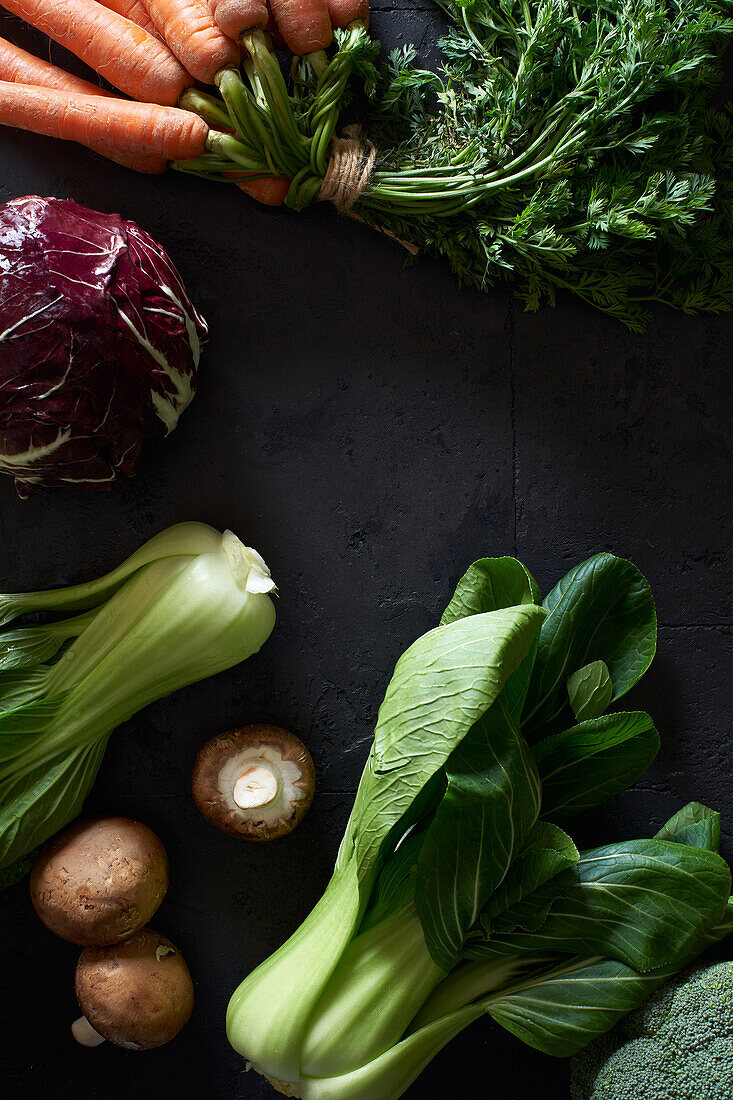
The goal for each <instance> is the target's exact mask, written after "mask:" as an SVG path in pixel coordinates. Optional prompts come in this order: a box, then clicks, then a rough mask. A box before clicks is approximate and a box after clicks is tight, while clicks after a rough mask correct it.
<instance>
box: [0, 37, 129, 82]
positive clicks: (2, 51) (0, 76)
mask: <svg viewBox="0 0 733 1100" xmlns="http://www.w3.org/2000/svg"><path fill="white" fill-rule="evenodd" d="M0 80H10V81H14V82H15V83H16V84H36V85H38V86H40V87H43V88H59V89H60V90H61V91H66V92H81V93H82V94H83V95H98V96H109V95H110V94H111V93H109V92H106V91H105V90H104V89H103V88H99V87H97V85H96V84H91V83H90V82H89V81H88V80H82V78H81V77H80V76H72V74H71V73H67V72H66V71H65V70H64V69H59V68H58V66H57V65H52V64H51V63H50V61H41V59H40V58H39V57H34V56H33V54H32V53H26V51H25V50H21V48H20V46H14V45H13V43H12V42H7V41H6V40H5V39H4V38H0Z"/></svg>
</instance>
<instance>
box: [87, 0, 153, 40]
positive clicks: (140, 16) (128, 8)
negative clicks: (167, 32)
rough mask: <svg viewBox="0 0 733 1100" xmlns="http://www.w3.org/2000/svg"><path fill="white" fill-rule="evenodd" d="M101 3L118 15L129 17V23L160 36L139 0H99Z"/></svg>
mask: <svg viewBox="0 0 733 1100" xmlns="http://www.w3.org/2000/svg"><path fill="white" fill-rule="evenodd" d="M101 3H102V4H104V6H105V8H109V10H110V11H116V12H117V14H118V15H124V17H125V19H129V20H130V22H131V23H135V24H136V25H137V26H138V27H142V29H143V30H144V31H147V32H148V34H152V36H153V38H160V35H159V34H158V30H157V28H156V26H155V23H154V22H153V20H152V19H151V18H150V16H149V15H148V13H147V12H146V11H145V8H144V7H143V6H142V4H141V3H140V0H101Z"/></svg>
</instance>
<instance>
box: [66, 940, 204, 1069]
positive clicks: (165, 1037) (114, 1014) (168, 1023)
mask: <svg viewBox="0 0 733 1100" xmlns="http://www.w3.org/2000/svg"><path fill="white" fill-rule="evenodd" d="M75 983H76V996H77V1000H78V1001H79V1007H80V1008H81V1010H82V1012H83V1013H84V1015H83V1016H82V1017H81V1019H79V1020H76V1021H75V1023H74V1024H73V1025H72V1029H71V1030H72V1033H73V1035H74V1038H75V1039H76V1040H77V1042H80V1043H81V1044H82V1045H83V1046H96V1045H97V1043H101V1042H103V1041H104V1040H105V1039H108V1040H109V1041H110V1043H114V1044H115V1046H118V1047H124V1048H125V1050H150V1049H151V1048H152V1047H159V1046H162V1045H163V1043H168V1042H170V1040H171V1039H172V1038H174V1036H176V1035H177V1034H178V1032H179V1031H180V1030H181V1028H182V1027H183V1025H184V1024H185V1023H186V1021H187V1020H188V1018H189V1016H190V1015H191V1012H192V1011H193V983H192V982H191V975H190V974H189V972H188V967H187V966H186V962H185V960H184V958H183V955H181V953H180V951H179V950H178V948H177V947H175V946H174V945H173V944H172V943H171V941H170V940H169V939H166V937H165V936H161V935H160V934H159V933H158V932H154V931H153V930H152V928H142V929H141V930H140V931H139V932H136V933H135V934H134V936H130V937H129V938H128V939H126V940H123V941H122V942H121V943H115V944H111V945H109V946H108V947H87V948H86V949H85V950H84V951H82V953H81V956H80V958H79V962H78V963H77V967H76V979H75Z"/></svg>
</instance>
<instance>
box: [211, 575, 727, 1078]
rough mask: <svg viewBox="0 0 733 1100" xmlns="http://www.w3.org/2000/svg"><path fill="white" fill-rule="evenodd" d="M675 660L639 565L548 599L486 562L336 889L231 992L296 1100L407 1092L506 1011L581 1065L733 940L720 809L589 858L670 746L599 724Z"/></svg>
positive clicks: (397, 709)
mask: <svg viewBox="0 0 733 1100" xmlns="http://www.w3.org/2000/svg"><path fill="white" fill-rule="evenodd" d="M655 648H656V616H655V610H654V603H653V600H652V596H651V593H650V591H649V587H648V585H647V582H646V581H645V579H644V578H643V576H642V575H641V574H640V573H639V571H638V570H637V569H636V568H635V567H634V566H633V565H632V564H631V563H629V562H627V561H623V560H622V559H619V558H617V557H614V556H613V555H611V554H598V555H596V556H595V557H593V558H591V559H590V560H588V561H586V562H584V563H582V564H581V565H579V566H577V567H576V568H575V569H573V570H572V571H571V572H570V573H569V574H568V575H567V576H566V577H565V578H564V579H563V580H561V581H560V583H559V584H558V585H557V586H556V587H555V588H554V589H553V590H552V591H551V592H550V593H549V594H548V595H547V596H546V597H545V599H544V600H543V601H541V600H540V596H539V590H538V587H537V585H536V583H535V581H534V580H533V578H532V577H531V575H530V574H529V572H528V571H527V570H526V569H525V568H524V566H523V565H521V563H520V562H518V561H516V560H514V559H512V558H498V559H483V560H481V561H479V562H476V563H475V564H474V565H473V566H471V568H470V569H469V570H468V572H467V573H466V574H465V576H464V577H463V578H462V580H461V581H460V582H459V584H458V587H457V589H456V592H455V595H454V596H453V599H452V600H451V602H450V604H449V606H448V608H447V609H446V611H445V613H444V615H443V618H442V620H441V624H440V626H438V627H437V628H436V629H434V630H432V631H430V632H429V633H428V634H426V635H424V636H423V637H422V638H419V639H418V640H417V641H416V642H415V643H414V644H413V645H412V646H411V647H410V648H409V649H408V650H407V652H406V653H405V654H404V655H403V656H402V657H401V658H400V660H399V661H398V663H397V666H396V669H395V672H394V675H393V677H392V680H391V682H390V684H389V687H388V688H387V693H386V696H385V699H384V702H383V703H382V706H381V708H380V711H379V716H378V720H377V725H376V730H375V735H374V743H373V746H372V749H371V752H370V755H369V759H368V760H367V763H366V768H365V770H364V774H363V777H362V780H361V783H360V786H359V790H358V792H357V795H356V801H355V804H354V807H353V810H352V813H351V816H350V819H349V822H348V824H347V827H346V832H345V835H344V837H343V840H342V843H341V846H340V849H339V853H338V857H337V861H336V867H335V871H334V874H333V877H332V879H331V882H330V883H329V885H328V886H327V888H326V891H325V893H324V895H323V897H322V898H321V900H320V901H319V903H318V904H317V905H316V907H315V908H314V910H313V911H312V913H311V914H310V916H309V917H308V918H307V919H306V921H305V922H304V923H303V925H302V926H301V927H300V928H299V929H298V930H297V931H296V932H295V933H294V935H293V936H292V937H291V938H290V940H288V942H287V943H286V944H285V945H284V946H283V947H282V948H281V949H280V950H279V951H277V952H276V953H275V954H274V955H273V956H272V957H271V958H269V959H268V960H266V961H265V962H264V963H263V964H262V965H261V966H260V967H258V969H257V970H255V971H254V972H253V973H252V974H251V975H250V976H249V977H248V978H246V979H245V981H244V982H242V984H241V985H240V986H239V988H238V989H237V990H236V992H235V993H234V995H233V997H232V999H231V1002H230V1005H229V1010H228V1015H227V1031H228V1035H229V1039H230V1041H231V1043H232V1044H233V1046H234V1047H235V1048H236V1050H238V1051H239V1052H240V1054H242V1055H243V1056H244V1057H246V1058H247V1059H248V1060H249V1061H250V1062H251V1063H252V1064H253V1066H254V1067H255V1068H256V1069H257V1070H259V1072H261V1073H262V1074H264V1075H265V1076H266V1077H267V1078H268V1079H269V1080H270V1082H271V1083H272V1084H273V1085H274V1086H275V1087H276V1088H277V1089H279V1091H281V1092H282V1093H284V1094H285V1095H287V1096H299V1097H303V1098H304V1100H396V1098H397V1097H399V1096H401V1095H402V1093H403V1092H404V1090H405V1089H406V1088H407V1087H408V1086H409V1084H410V1083H411V1082H412V1081H413V1080H414V1079H415V1078H416V1077H417V1075H418V1074H419V1073H420V1072H421V1071H422V1070H423V1069H424V1067H425V1066H426V1065H427V1064H428V1063H429V1062H430V1060H431V1059H432V1058H433V1056H434V1055H435V1054H436V1053H437V1051H438V1050H440V1049H441V1047H443V1046H444V1045H445V1044H446V1043H447V1042H448V1041H449V1040H450V1039H451V1038H453V1037H454V1036H455V1035H456V1034H457V1033H458V1032H459V1031H461V1030H462V1029H463V1028H464V1027H466V1026H467V1025H468V1024H469V1023H471V1022H472V1021H473V1020H475V1019H478V1018H479V1017H481V1016H484V1015H489V1016H491V1017H492V1018H493V1019H494V1020H495V1021H496V1022H497V1023H499V1024H500V1025H501V1026H503V1027H504V1028H506V1029H507V1030H508V1031H510V1032H512V1033H513V1034H514V1035H516V1036H518V1037H519V1038H520V1039H522V1040H524V1041H525V1042H526V1043H528V1044H530V1045H531V1046H534V1047H536V1048H537V1049H539V1050H541V1051H545V1052H546V1053H548V1054H553V1055H558V1056H565V1055H569V1054H572V1053H574V1052H575V1051H577V1050H579V1049H580V1048H581V1047H583V1046H584V1045H585V1044H586V1043H587V1042H589V1041H590V1040H591V1039H592V1038H593V1037H594V1036H595V1035H597V1034H600V1033H601V1032H604V1031H606V1030H607V1029H608V1028H610V1027H612V1026H613V1024H614V1023H615V1022H616V1021H617V1020H618V1019H619V1018H620V1017H621V1016H622V1015H623V1014H624V1013H626V1012H628V1011H629V1010H630V1009H632V1008H633V1007H635V1006H636V1005H638V1004H640V1003H641V1002H642V1001H643V1000H644V999H645V998H646V997H647V996H649V994H650V993H651V992H652V991H653V990H654V989H655V988H656V987H657V986H658V985H659V984H660V983H661V982H662V981H664V980H665V978H667V977H668V976H669V975H670V974H672V973H675V972H676V971H677V970H679V969H680V968H682V967H683V966H684V965H686V964H687V963H688V962H689V961H690V959H692V958H693V957H695V955H697V954H698V953H699V952H700V951H701V950H703V949H704V948H705V947H706V946H707V945H708V944H710V943H712V942H714V941H716V940H717V939H719V938H721V937H722V936H723V935H725V934H726V933H727V932H728V931H729V930H731V928H733V910H731V907H730V903H729V896H730V889H731V875H730V870H729V868H728V866H727V864H726V863H725V862H724V860H723V859H722V858H721V857H720V856H719V854H718V852H717V846H718V838H719V823H718V816H717V814H716V813H714V811H712V810H709V809H707V808H706V807H703V806H699V805H698V804H696V803H693V804H691V805H690V806H688V807H686V808H685V809H683V810H682V811H680V813H678V814H677V815H675V817H674V818H673V819H672V821H670V822H669V823H668V824H667V825H666V826H665V828H664V829H663V830H662V831H661V832H660V833H659V834H658V835H657V836H656V837H653V838H647V839H638V840H631V841H622V842H619V843H613V844H608V845H605V846H603V847H600V848H596V849H593V850H592V851H586V852H579V851H578V848H577V847H576V845H575V843H574V841H573V839H572V837H571V836H570V835H569V834H568V833H567V832H566V826H567V824H568V822H570V821H572V819H573V817H574V816H575V815H577V814H579V813H581V812H583V811H585V810H589V809H592V808H593V807H596V806H598V805H600V804H602V803H603V802H605V801H606V800H608V799H609V798H611V797H612V796H613V795H615V794H616V793H618V792H619V791H621V790H623V789H624V788H625V787H626V786H628V784H630V783H633V782H634V781H635V780H636V779H637V778H638V777H639V776H640V775H641V774H642V773H643V771H644V770H645V769H646V768H647V766H648V765H649V763H650V762H651V761H652V759H653V758H654V756H655V755H656V752H657V749H658V745H659V738H658V735H657V732H656V730H655V728H654V725H653V723H652V721H651V719H650V718H649V716H648V715H647V714H645V713H644V712H641V711H628V712H623V711H612V712H610V713H599V711H602V710H605V708H606V707H607V706H608V705H609V704H610V703H612V702H615V701H617V700H618V699H620V698H621V697H622V696H623V695H624V694H625V693H626V692H627V691H628V690H629V689H630V688H631V687H633V685H634V684H635V683H636V682H637V681H638V680H639V678H640V677H641V676H642V675H643V673H644V672H645V671H646V669H647V668H648V666H649V664H650V662H651V660H652V658H653V656H654V652H655ZM589 666H593V667H592V669H591V670H590V671H588V670H589ZM586 681H587V685H586V688H583V689H582V690H579V685H582V684H583V683H585V682H586ZM581 702H582V706H581V705H580V703H581ZM581 715H583V716H584V717H583V718H582V720H581V721H578V718H579V717H580V716H581Z"/></svg>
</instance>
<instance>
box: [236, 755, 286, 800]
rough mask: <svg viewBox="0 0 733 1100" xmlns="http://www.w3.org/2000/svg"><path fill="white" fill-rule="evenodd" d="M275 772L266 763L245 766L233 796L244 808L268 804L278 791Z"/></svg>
mask: <svg viewBox="0 0 733 1100" xmlns="http://www.w3.org/2000/svg"><path fill="white" fill-rule="evenodd" d="M278 786H279V784H278V780H277V776H276V775H275V773H274V772H273V771H272V769H271V768H268V766H267V765H266V764H252V765H250V767H248V768H245V769H244V771H243V772H242V773H241V774H240V775H239V777H238V779H237V781H236V783H235V784H234V791H233V793H232V797H233V798H234V801H235V802H236V804H237V805H238V806H239V807H240V809H242V810H252V809H255V808H256V807H258V806H267V805H268V803H270V802H272V800H273V798H274V797H275V795H276V794H277V791H278Z"/></svg>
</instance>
